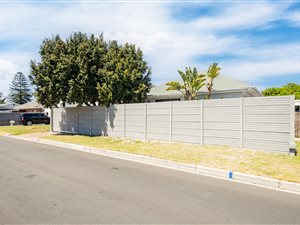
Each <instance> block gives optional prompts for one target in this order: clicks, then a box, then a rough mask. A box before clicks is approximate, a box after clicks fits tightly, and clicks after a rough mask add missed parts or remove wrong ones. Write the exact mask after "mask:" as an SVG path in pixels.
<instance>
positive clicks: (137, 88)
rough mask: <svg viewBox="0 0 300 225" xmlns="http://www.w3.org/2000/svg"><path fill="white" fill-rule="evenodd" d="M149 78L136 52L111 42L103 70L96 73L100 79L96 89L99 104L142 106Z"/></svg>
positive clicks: (133, 47) (133, 48) (147, 71)
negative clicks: (139, 104)
mask: <svg viewBox="0 0 300 225" xmlns="http://www.w3.org/2000/svg"><path fill="white" fill-rule="evenodd" d="M150 74H151V70H150V68H149V67H148V66H147V63H146V62H145V61H144V60H143V53H142V51H141V50H140V49H139V48H136V47H135V45H132V44H128V43H126V44H125V45H123V46H122V45H119V44H118V43H117V42H116V41H112V42H110V43H109V45H108V51H107V54H106V57H105V64H104V67H103V68H101V69H100V71H99V75H100V76H101V78H103V81H102V82H99V83H98V86H97V89H98V94H99V101H100V102H101V104H103V105H109V104H111V103H133V102H142V101H143V100H145V99H146V97H147V93H148V92H149V91H150V88H151V82H150V81H151V80H150Z"/></svg>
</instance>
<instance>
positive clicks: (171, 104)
mask: <svg viewBox="0 0 300 225" xmlns="http://www.w3.org/2000/svg"><path fill="white" fill-rule="evenodd" d="M169 117H170V118H169V122H170V130H169V133H170V136H169V141H170V142H172V139H173V137H172V136H173V118H172V117H173V102H172V101H171V102H170V116H169Z"/></svg>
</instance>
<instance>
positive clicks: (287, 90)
mask: <svg viewBox="0 0 300 225" xmlns="http://www.w3.org/2000/svg"><path fill="white" fill-rule="evenodd" d="M262 94H263V95H264V96H281V95H295V98H296V99H300V85H299V84H296V83H287V84H286V85H283V86H282V87H270V88H266V89H265V90H263V91H262Z"/></svg>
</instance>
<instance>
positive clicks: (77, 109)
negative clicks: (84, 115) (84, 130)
mask: <svg viewBox="0 0 300 225" xmlns="http://www.w3.org/2000/svg"><path fill="white" fill-rule="evenodd" d="M77 134H79V106H77Z"/></svg>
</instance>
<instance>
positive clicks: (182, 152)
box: [43, 135, 300, 183]
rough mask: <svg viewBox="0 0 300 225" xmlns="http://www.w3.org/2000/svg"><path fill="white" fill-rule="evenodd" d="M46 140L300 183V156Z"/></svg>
mask: <svg viewBox="0 0 300 225" xmlns="http://www.w3.org/2000/svg"><path fill="white" fill-rule="evenodd" d="M43 138H45V139H48V140H55V141H61V142H66V143H73V144H80V145H86V146H90V147H97V148H104V149H111V150H115V151H122V152H129V153H134V154H140V155H147V156H153V157H156V158H161V159H167V160H172V161H176V162H184V163H192V164H197V165H203V166H208V167H214V168H220V169H226V170H232V171H239V172H243V173H249V174H256V175H261V176H268V177H272V178H276V179H281V180H286V181H293V182H299V183H300V157H299V156H297V157H293V156H288V155H283V154H272V153H263V152H258V151H248V150H241V149H233V148H230V147H226V146H200V145H191V144H178V143H158V142H142V141H132V140H122V139H117V138H109V137H88V136H81V135H51V136H47V137H43ZM297 146H298V149H300V143H297ZM298 151H299V150H298Z"/></svg>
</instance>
